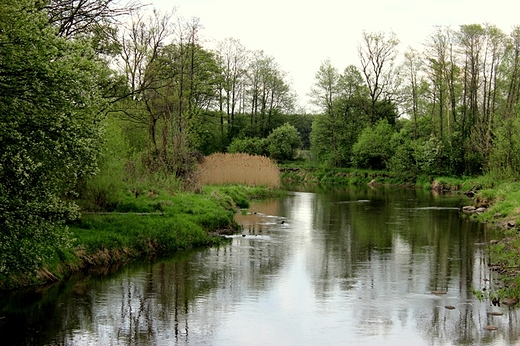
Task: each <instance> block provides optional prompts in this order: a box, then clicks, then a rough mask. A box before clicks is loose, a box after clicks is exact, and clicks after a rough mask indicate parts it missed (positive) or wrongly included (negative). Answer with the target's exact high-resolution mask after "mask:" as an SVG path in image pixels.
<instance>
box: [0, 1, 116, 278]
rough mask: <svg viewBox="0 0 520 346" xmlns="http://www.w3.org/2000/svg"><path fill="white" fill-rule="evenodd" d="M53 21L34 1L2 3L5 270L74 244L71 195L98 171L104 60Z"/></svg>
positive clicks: (0, 261) (0, 143)
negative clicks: (68, 226) (69, 225)
mask: <svg viewBox="0 0 520 346" xmlns="http://www.w3.org/2000/svg"><path fill="white" fill-rule="evenodd" d="M48 23H49V20H48V18H47V16H46V14H45V12H43V11H35V8H34V2H33V1H26V0H16V1H15V0H6V4H5V6H1V7H0V57H2V59H0V114H1V117H0V147H1V148H2V150H1V151H0V275H10V274H16V273H18V274H19V273H27V274H28V273H33V272H34V271H36V270H37V269H39V268H40V267H41V265H42V264H43V263H45V262H46V261H47V260H49V259H50V258H52V257H54V256H56V254H57V251H58V250H59V249H60V247H66V246H67V245H68V238H67V232H66V228H65V227H64V223H65V222H66V221H68V220H71V219H74V218H75V217H76V216H77V208H76V206H75V204H74V203H73V202H71V201H70V196H73V195H74V194H75V188H76V186H77V183H78V181H80V180H84V179H87V178H88V177H89V176H91V175H92V174H94V173H95V172H96V159H97V155H98V152H99V144H100V135H101V133H100V127H99V120H100V119H99V116H100V115H99V113H98V111H99V109H100V107H102V105H103V102H102V99H101V93H100V90H99V84H98V79H97V77H98V76H100V75H101V74H105V73H106V72H104V71H105V68H106V67H105V66H104V65H103V64H102V63H101V62H100V61H99V60H97V59H96V57H95V56H94V52H93V50H92V46H91V45H90V44H89V42H82V41H81V40H75V41H74V40H66V39H65V38H63V37H59V36H58V35H57V30H56V28H55V27H52V26H50V25H49V24H48Z"/></svg>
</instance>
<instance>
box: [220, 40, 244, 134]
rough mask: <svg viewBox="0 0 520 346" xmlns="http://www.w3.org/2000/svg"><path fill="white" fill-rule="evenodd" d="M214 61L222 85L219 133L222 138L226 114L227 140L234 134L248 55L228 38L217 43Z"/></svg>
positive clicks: (236, 42) (237, 42)
mask: <svg viewBox="0 0 520 346" xmlns="http://www.w3.org/2000/svg"><path fill="white" fill-rule="evenodd" d="M216 59H217V62H218V63H219V65H220V68H221V71H222V84H221V85H220V88H219V112H220V132H221V135H222V137H224V114H226V120H227V121H226V122H227V126H228V129H227V132H228V135H229V138H232V137H233V136H234V134H235V133H234V132H235V131H234V127H235V114H236V113H237V111H240V104H241V100H243V98H244V92H245V88H246V86H245V78H246V72H247V61H248V54H247V51H246V49H245V47H244V46H243V45H242V44H241V43H240V41H238V40H236V39H233V38H228V39H225V40H224V41H221V42H219V44H218V46H217V52H216ZM242 108H243V105H242ZM224 111H225V112H224Z"/></svg>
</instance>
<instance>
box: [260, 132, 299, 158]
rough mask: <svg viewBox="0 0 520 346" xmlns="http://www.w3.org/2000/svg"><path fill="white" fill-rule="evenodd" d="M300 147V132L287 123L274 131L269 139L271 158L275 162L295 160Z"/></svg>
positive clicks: (268, 145)
mask: <svg viewBox="0 0 520 346" xmlns="http://www.w3.org/2000/svg"><path fill="white" fill-rule="evenodd" d="M300 146H301V138H300V134H299V133H298V130H296V128H295V127H294V126H293V125H291V124H289V123H285V124H283V125H282V126H280V127H278V128H276V129H274V130H273V132H271V134H270V135H269V137H267V149H268V151H269V156H270V157H271V158H273V159H275V160H282V161H285V160H293V159H294V158H295V157H296V153H297V150H298V149H299V148H300Z"/></svg>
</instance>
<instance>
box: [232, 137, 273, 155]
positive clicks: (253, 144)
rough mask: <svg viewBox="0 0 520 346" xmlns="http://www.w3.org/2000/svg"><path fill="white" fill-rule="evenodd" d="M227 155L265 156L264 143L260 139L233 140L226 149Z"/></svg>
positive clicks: (263, 140)
mask: <svg viewBox="0 0 520 346" xmlns="http://www.w3.org/2000/svg"><path fill="white" fill-rule="evenodd" d="M227 151H228V153H230V154H236V153H244V154H249V155H266V154H267V149H266V142H265V139H262V138H251V137H246V138H242V139H241V138H235V139H233V141H232V142H231V144H230V145H229V146H228V148H227Z"/></svg>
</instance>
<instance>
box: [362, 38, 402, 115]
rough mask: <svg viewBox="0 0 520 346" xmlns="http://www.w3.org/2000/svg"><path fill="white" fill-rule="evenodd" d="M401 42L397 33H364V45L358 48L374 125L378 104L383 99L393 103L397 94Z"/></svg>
mask: <svg viewBox="0 0 520 346" xmlns="http://www.w3.org/2000/svg"><path fill="white" fill-rule="evenodd" d="M398 44H399V40H398V39H397V36H396V35H395V33H393V32H392V33H390V34H389V36H388V37H387V35H386V34H385V33H383V32H375V33H368V32H366V31H364V32H363V35H362V43H361V44H360V45H359V46H358V56H359V60H360V63H361V72H362V73H363V75H364V76H365V81H366V83H367V86H368V90H369V94H370V99H371V104H372V107H371V109H370V116H371V118H372V123H373V124H375V122H376V121H377V120H378V119H376V103H377V102H378V101H380V100H382V99H384V100H387V101H391V100H392V97H393V95H394V92H395V88H396V85H395V83H394V80H395V76H396V73H395V66H394V63H395V59H396V57H397V45H398Z"/></svg>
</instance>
